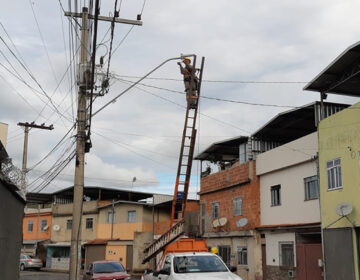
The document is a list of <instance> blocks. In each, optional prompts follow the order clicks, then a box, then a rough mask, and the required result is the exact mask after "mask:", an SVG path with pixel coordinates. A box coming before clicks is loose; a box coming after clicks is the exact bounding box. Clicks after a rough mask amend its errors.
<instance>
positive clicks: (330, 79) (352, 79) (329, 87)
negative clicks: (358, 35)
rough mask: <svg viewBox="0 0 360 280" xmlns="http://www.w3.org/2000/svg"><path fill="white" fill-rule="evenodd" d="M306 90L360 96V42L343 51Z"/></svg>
mask: <svg viewBox="0 0 360 280" xmlns="http://www.w3.org/2000/svg"><path fill="white" fill-rule="evenodd" d="M304 90H309V91H317V92H320V93H335V94H340V95H349V96H355V97H359V96H360V42H357V43H355V44H353V45H352V46H350V47H349V48H347V49H346V50H345V51H344V52H343V53H341V54H340V55H339V56H338V57H337V58H336V59H335V60H334V61H333V62H332V63H330V65H328V66H327V67H326V68H325V69H324V70H323V71H322V72H321V73H320V74H318V75H317V76H316V77H315V78H314V79H313V80H312V81H311V82H309V83H308V84H307V85H306V86H305V87H304Z"/></svg>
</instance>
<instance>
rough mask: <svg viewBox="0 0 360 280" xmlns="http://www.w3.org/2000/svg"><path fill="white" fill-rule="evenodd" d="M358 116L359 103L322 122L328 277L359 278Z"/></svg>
mask: <svg viewBox="0 0 360 280" xmlns="http://www.w3.org/2000/svg"><path fill="white" fill-rule="evenodd" d="M359 117H360V103H357V104H355V105H353V106H351V107H349V108H348V109H346V110H344V111H342V112H339V113H337V114H335V115H333V116H331V117H329V118H327V119H324V120H322V121H321V122H320V125H319V147H320V148H319V172H320V196H321V218H322V230H323V239H324V253H325V269H326V276H327V279H328V280H333V279H339V277H340V275H346V278H345V279H349V280H351V279H360V278H359V271H360V268H359V244H360V243H359V240H360V213H359V211H360V200H359V197H360V189H359V186H360V174H359V170H360V152H359V151H360V126H359V124H358V123H357V122H356V120H358V119H359ZM354 120H355V121H354Z"/></svg>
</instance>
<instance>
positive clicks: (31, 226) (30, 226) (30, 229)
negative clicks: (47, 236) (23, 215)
mask: <svg viewBox="0 0 360 280" xmlns="http://www.w3.org/2000/svg"><path fill="white" fill-rule="evenodd" d="M33 230H34V221H33V220H28V224H27V231H28V232H33Z"/></svg>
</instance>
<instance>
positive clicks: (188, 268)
mask: <svg viewBox="0 0 360 280" xmlns="http://www.w3.org/2000/svg"><path fill="white" fill-rule="evenodd" d="M144 279H145V280H187V279H189V280H190V279H192V280H211V279H214V280H215V279H221V280H241V278H240V277H239V276H237V275H236V274H234V273H232V272H231V271H230V269H229V268H228V267H227V266H226V264H225V263H224V262H223V261H222V259H221V258H220V257H219V256H218V255H215V254H212V253H208V252H184V253H169V254H167V255H166V256H165V258H164V260H163V264H162V267H161V269H160V270H158V271H155V272H153V273H150V274H145V275H144Z"/></svg>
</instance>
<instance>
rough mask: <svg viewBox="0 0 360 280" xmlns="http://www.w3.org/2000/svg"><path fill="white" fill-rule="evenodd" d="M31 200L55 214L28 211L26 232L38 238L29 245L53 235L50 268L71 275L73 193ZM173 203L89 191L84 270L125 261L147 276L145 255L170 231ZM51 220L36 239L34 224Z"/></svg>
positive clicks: (49, 248)
mask: <svg viewBox="0 0 360 280" xmlns="http://www.w3.org/2000/svg"><path fill="white" fill-rule="evenodd" d="M27 198H28V201H29V203H32V204H33V205H51V209H46V208H44V209H42V208H43V207H42V206H41V207H40V211H39V209H38V208H36V207H35V209H31V210H30V209H28V210H27V211H26V213H27V214H26V216H25V218H24V229H27V228H28V227H32V230H33V232H31V233H30V232H29V233H26V234H24V236H26V237H27V238H29V240H33V239H30V238H34V236H35V237H36V236H38V239H39V240H40V239H42V238H45V235H46V234H48V235H49V236H50V242H46V244H44V247H45V248H46V258H45V259H46V267H48V268H51V269H58V270H67V269H68V268H69V261H70V257H69V256H70V243H71V229H72V212H73V188H72V187H70V188H67V189H63V190H61V191H58V192H55V193H51V194H45V193H36V194H35V193H28V194H27ZM171 201H172V196H171V195H160V194H153V193H144V192H134V191H128V190H121V189H114V188H104V187H85V188H84V201H83V215H82V228H81V238H80V239H81V244H82V251H81V254H82V259H83V262H84V263H83V265H84V266H87V264H89V263H90V262H92V261H94V260H102V259H108V260H115V259H116V260H120V259H121V261H122V263H123V265H124V266H125V267H127V268H128V269H130V270H133V271H142V270H144V268H145V267H144V265H142V264H141V262H142V255H141V254H142V252H143V249H144V248H145V246H146V245H147V244H149V243H150V242H151V241H152V240H153V238H154V233H155V232H159V233H161V232H162V230H164V228H165V227H166V226H165V224H167V227H169V220H170V209H171ZM197 206H198V203H197ZM190 208H194V207H190ZM195 208H196V207H195ZM29 212H31V213H29ZM46 215H51V220H50V219H49V220H48V222H47V223H48V224H47V225H48V227H46V231H45V232H42V233H41V231H40V232H39V234H38V235H36V234H35V232H34V227H35V219H38V220H39V221H40V223H41V220H42V219H44V217H45V216H46ZM36 223H37V222H36ZM43 223H44V224H45V222H43ZM40 225H41V224H40ZM155 228H156V230H155ZM40 234H42V235H40ZM35 240H36V239H35ZM29 242H30V241H28V242H27V243H29ZM24 243H26V241H24ZM28 246H30V245H28Z"/></svg>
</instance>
